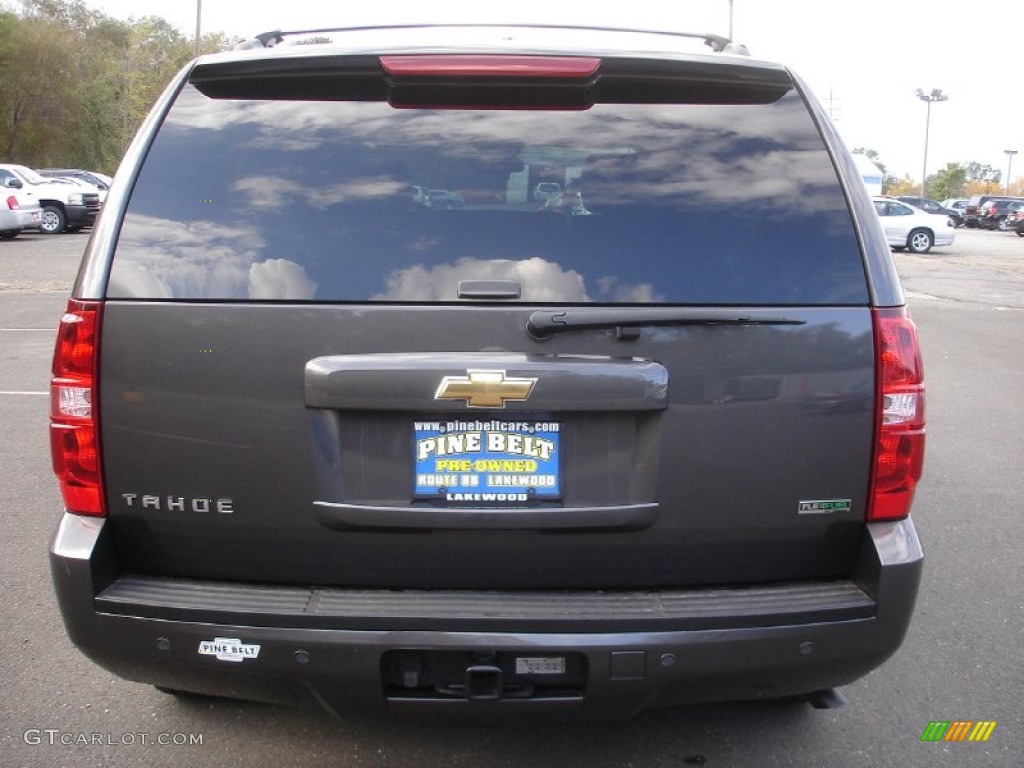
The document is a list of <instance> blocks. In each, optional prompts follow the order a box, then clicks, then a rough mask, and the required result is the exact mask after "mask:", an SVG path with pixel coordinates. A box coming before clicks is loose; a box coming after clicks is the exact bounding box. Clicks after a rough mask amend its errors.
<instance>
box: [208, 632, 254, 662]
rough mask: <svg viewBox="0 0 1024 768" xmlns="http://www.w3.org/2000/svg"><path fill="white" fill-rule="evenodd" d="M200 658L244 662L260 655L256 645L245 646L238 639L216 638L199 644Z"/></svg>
mask: <svg viewBox="0 0 1024 768" xmlns="http://www.w3.org/2000/svg"><path fill="white" fill-rule="evenodd" d="M199 655H200V656H216V657H217V659H218V660H219V661H245V660H246V659H255V658H256V657H257V656H259V655H260V647H259V646H258V645H246V644H245V643H243V642H242V641H241V640H239V639H238V638H234V637H216V638H214V639H213V640H204V641H203V642H201V643H200V644H199Z"/></svg>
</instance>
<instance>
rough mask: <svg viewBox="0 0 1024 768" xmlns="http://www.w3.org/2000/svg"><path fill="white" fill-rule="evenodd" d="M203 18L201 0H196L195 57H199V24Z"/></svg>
mask: <svg viewBox="0 0 1024 768" xmlns="http://www.w3.org/2000/svg"><path fill="white" fill-rule="evenodd" d="M202 19H203V0H196V58H197V59H198V58H199V26H200V22H201V21H202Z"/></svg>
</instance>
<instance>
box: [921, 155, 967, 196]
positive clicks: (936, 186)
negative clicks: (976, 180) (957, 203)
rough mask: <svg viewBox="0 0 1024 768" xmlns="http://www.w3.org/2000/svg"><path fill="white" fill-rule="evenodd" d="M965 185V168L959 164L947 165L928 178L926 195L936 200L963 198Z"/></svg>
mask: <svg viewBox="0 0 1024 768" xmlns="http://www.w3.org/2000/svg"><path fill="white" fill-rule="evenodd" d="M966 183H967V167H966V166H964V165H961V164H960V163H947V164H946V167H945V168H943V169H942V170H941V171H938V172H937V173H934V174H932V175H931V176H929V177H928V185H927V186H928V193H929V195H930V196H931V197H932V198H934V199H936V200H946V199H947V198H950V197H963V195H964V186H965V185H966Z"/></svg>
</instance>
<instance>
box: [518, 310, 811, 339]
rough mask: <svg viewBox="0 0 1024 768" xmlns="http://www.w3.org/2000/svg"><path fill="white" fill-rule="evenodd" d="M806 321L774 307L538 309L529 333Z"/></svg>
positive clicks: (545, 334)
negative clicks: (772, 308)
mask: <svg viewBox="0 0 1024 768" xmlns="http://www.w3.org/2000/svg"><path fill="white" fill-rule="evenodd" d="M805 323H806V321H805V320H797V319H795V318H790V317H784V316H781V315H779V314H777V313H773V312H772V311H771V310H750V309H742V310H740V309H692V308H686V307H679V308H667V307H666V308H661V309H645V308H642V307H637V308H630V309H580V310H557V311H552V310H538V311H536V312H534V313H533V314H531V315H530V319H529V320H528V321H527V323H526V332H527V333H529V334H530V335H531V336H532V337H534V338H535V339H544V338H547V337H548V336H551V335H552V334H555V333H565V332H566V331H587V330H597V329H601V328H640V327H643V326H655V325H804V324H805Z"/></svg>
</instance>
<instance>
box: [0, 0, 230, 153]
mask: <svg viewBox="0 0 1024 768" xmlns="http://www.w3.org/2000/svg"><path fill="white" fill-rule="evenodd" d="M2 2H3V0H0V3H2ZM231 45H232V41H231V40H230V39H228V38H227V37H226V36H225V35H223V34H220V33H215V34H212V35H206V36H205V37H204V38H203V40H202V50H204V51H207V52H209V51H214V50H223V49H225V48H230V47H231ZM192 53H193V46H192V43H191V42H190V41H189V40H188V39H186V38H185V37H184V36H183V35H182V34H181V33H180V32H178V31H177V30H176V29H174V28H173V27H171V25H170V24H168V22H167V21H165V20H164V19H161V18H157V17H147V18H143V19H132V20H130V21H128V22H122V21H118V20H116V19H112V18H109V17H107V16H105V15H103V14H102V13H99V12H97V11H93V10H91V9H89V8H88V7H87V6H86V5H85V3H84V2H83V0H24V2H23V3H22V4H21V10H20V13H19V12H16V11H11V10H4V8H3V7H2V6H0V72H3V77H2V78H0V160H4V161H16V162H20V163H24V164H26V165H33V166H45V165H68V166H83V167H88V168H94V169H96V170H102V171H107V172H112V171H113V170H114V169H115V168H116V166H117V164H118V162H119V161H120V158H121V155H122V154H123V153H124V150H125V148H126V147H127V145H128V143H129V142H130V141H131V138H132V136H133V135H134V133H135V131H136V130H137V129H138V126H139V124H140V123H141V121H142V120H143V118H144V117H145V116H146V114H147V113H148V112H149V109H150V108H151V107H152V105H153V103H154V102H155V101H156V99H157V98H158V97H159V95H160V93H161V92H162V91H163V89H164V88H165V87H166V85H167V83H168V82H169V81H170V80H171V78H172V77H173V76H174V75H175V73H176V72H177V71H178V70H179V69H180V68H181V67H182V66H183V65H184V64H185V63H186V62H188V60H189V59H191V58H192Z"/></svg>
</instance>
